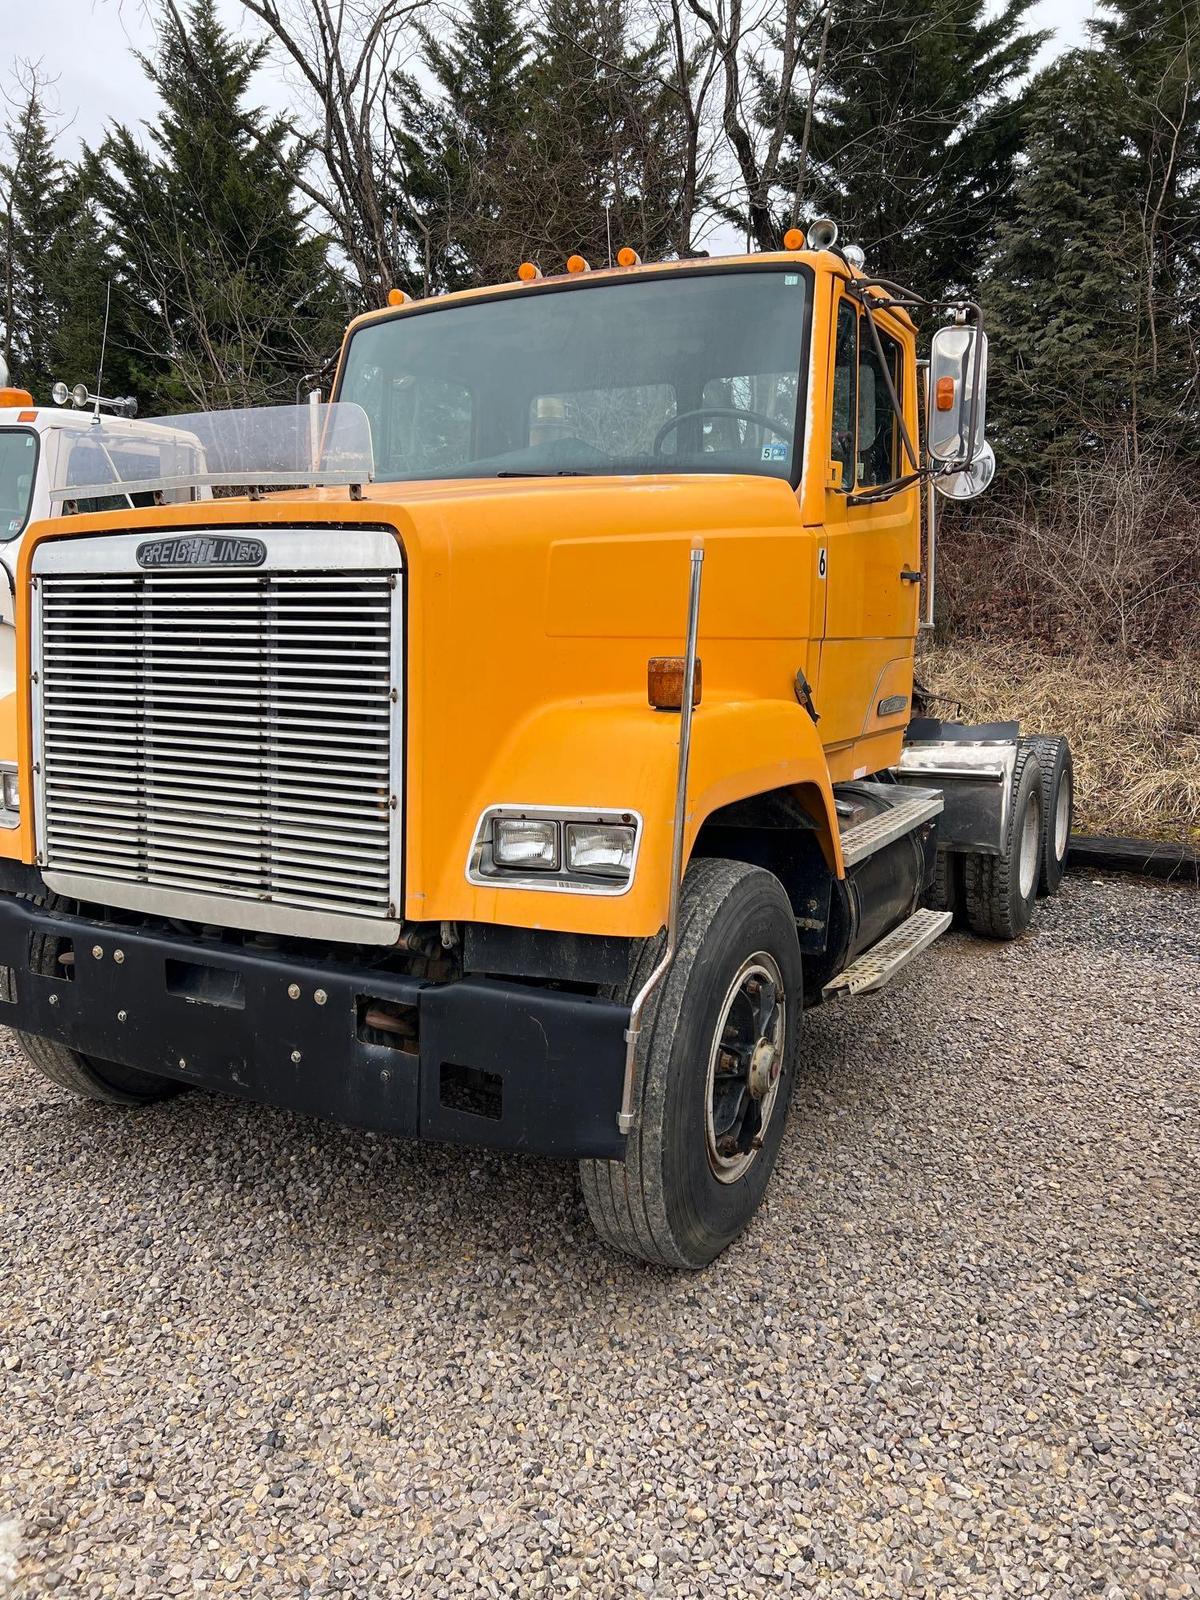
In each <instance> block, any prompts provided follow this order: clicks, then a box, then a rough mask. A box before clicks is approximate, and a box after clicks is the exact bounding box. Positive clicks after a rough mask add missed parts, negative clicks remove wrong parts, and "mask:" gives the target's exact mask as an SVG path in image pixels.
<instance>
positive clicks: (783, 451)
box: [762, 440, 788, 461]
mask: <svg viewBox="0 0 1200 1600" xmlns="http://www.w3.org/2000/svg"><path fill="white" fill-rule="evenodd" d="M787 450H788V447H787V445H785V444H784V443H782V441H779V440H777V441H776V442H775V443H774V444H765V445H763V447H762V459H763V460H764V461H786V460H787Z"/></svg>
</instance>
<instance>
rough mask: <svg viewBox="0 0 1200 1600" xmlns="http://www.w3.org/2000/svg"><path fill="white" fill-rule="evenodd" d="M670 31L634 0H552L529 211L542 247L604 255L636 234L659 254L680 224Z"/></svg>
mask: <svg viewBox="0 0 1200 1600" xmlns="http://www.w3.org/2000/svg"><path fill="white" fill-rule="evenodd" d="M667 74H668V69H667V67H666V65H665V61H664V41H663V39H662V37H661V36H653V37H651V38H650V39H648V40H639V39H638V38H637V37H636V33H635V28H634V25H633V21H632V17H631V13H630V8H629V4H628V0H546V4H545V7H544V10H543V12H542V20H541V26H540V28H539V30H538V32H537V34H536V36H535V49H534V62H533V66H532V68H531V71H530V74H529V100H530V113H529V115H530V125H529V126H530V139H529V151H530V155H531V160H530V166H529V172H528V176H527V183H526V195H527V200H526V220H527V227H528V229H529V237H530V239H531V240H532V241H533V242H534V245H535V253H536V254H537V255H538V256H539V257H540V258H541V259H544V260H547V261H550V262H552V263H554V265H555V266H556V267H557V268H558V269H559V270H561V263H562V261H563V260H564V259H565V257H566V256H567V255H569V254H571V253H572V252H573V251H578V252H579V253H580V254H582V255H583V256H584V257H585V258H587V259H588V260H589V261H591V262H592V264H593V265H603V264H605V263H606V262H607V261H608V259H609V253H610V245H611V252H612V254H613V255H614V256H615V254H616V251H617V250H618V248H619V247H620V246H621V245H623V244H624V245H631V246H632V247H633V248H634V249H636V250H637V251H638V252H639V253H640V254H641V255H642V256H643V257H645V258H646V259H648V260H654V259H655V258H658V257H661V256H663V255H665V254H666V253H668V252H669V251H670V249H671V248H672V245H673V241H674V239H675V236H676V232H677V227H678V211H679V204H680V188H681V179H682V150H683V143H684V130H683V127H682V120H681V114H680V107H679V102H678V99H677V98H676V97H675V96H673V95H672V94H671V93H670V92H669V91H668V90H667V89H666V88H665V87H664V82H663V80H664V79H665V78H666V77H667Z"/></svg>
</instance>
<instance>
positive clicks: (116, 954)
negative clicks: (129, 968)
mask: <svg viewBox="0 0 1200 1600" xmlns="http://www.w3.org/2000/svg"><path fill="white" fill-rule="evenodd" d="M124 959H125V952H124V950H114V951H113V960H114V961H115V962H116V963H117V965H118V966H120V965H121V962H122V961H124Z"/></svg>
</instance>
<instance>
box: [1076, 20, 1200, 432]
mask: <svg viewBox="0 0 1200 1600" xmlns="http://www.w3.org/2000/svg"><path fill="white" fill-rule="evenodd" d="M1101 11H1102V15H1101V16H1100V17H1099V18H1097V19H1096V20H1094V21H1093V22H1092V24H1091V28H1092V32H1093V35H1094V37H1095V38H1096V40H1097V42H1098V43H1099V44H1100V45H1101V46H1102V48H1103V50H1104V54H1105V57H1106V59H1107V60H1109V61H1110V62H1111V63H1112V67H1113V70H1114V73H1115V74H1116V77H1117V80H1118V83H1119V87H1120V93H1119V95H1118V96H1117V97H1116V99H1115V102H1114V117H1115V118H1116V120H1117V122H1118V123H1119V125H1120V126H1121V128H1122V129H1123V130H1124V131H1125V134H1126V137H1127V140H1128V146H1129V153H1130V160H1131V165H1132V172H1133V184H1134V188H1135V194H1136V213H1137V214H1136V216H1135V217H1133V218H1131V219H1130V225H1131V230H1132V236H1133V238H1134V239H1136V242H1137V260H1136V262H1134V263H1133V264H1132V270H1133V271H1134V272H1135V273H1136V277H1137V280H1138V282H1139V285H1140V300H1141V320H1142V325H1143V334H1144V338H1143V345H1142V350H1141V356H1142V360H1143V362H1144V365H1145V367H1146V369H1147V373H1146V376H1147V380H1148V381H1147V384H1146V397H1147V401H1148V403H1149V407H1150V413H1149V414H1150V416H1151V417H1152V418H1154V417H1156V416H1157V418H1158V419H1159V421H1160V426H1167V425H1169V424H1170V423H1171V421H1172V418H1174V425H1175V427H1176V429H1177V430H1178V431H1180V432H1182V433H1183V434H1184V435H1185V437H1190V440H1191V441H1193V443H1192V452H1193V454H1194V455H1200V446H1197V445H1196V444H1195V442H1194V441H1195V438H1196V429H1197V427H1200V313H1198V312H1197V310H1196V305H1195V290H1196V286H1197V283H1200V72H1198V70H1197V63H1200V0H1171V4H1169V5H1163V4H1162V3H1161V0H1101ZM1103 13H1106V14H1103ZM1184 418H1186V419H1187V422H1186V425H1185V428H1184V429H1182V430H1179V423H1180V421H1181V420H1183V419H1184ZM1181 442H1183V441H1181Z"/></svg>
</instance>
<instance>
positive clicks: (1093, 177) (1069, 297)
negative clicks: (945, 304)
mask: <svg viewBox="0 0 1200 1600" xmlns="http://www.w3.org/2000/svg"><path fill="white" fill-rule="evenodd" d="M1122 96H1123V86H1122V82H1121V78H1120V75H1119V73H1118V72H1117V71H1116V70H1115V69H1114V66H1113V65H1112V63H1111V62H1109V61H1108V60H1106V59H1105V58H1104V57H1103V56H1102V55H1100V54H1099V53H1098V52H1092V51H1079V52H1073V53H1071V54H1069V55H1067V56H1064V57H1062V58H1060V59H1059V60H1058V61H1057V62H1055V64H1054V65H1053V66H1052V67H1050V68H1048V69H1047V70H1046V71H1044V72H1043V73H1041V74H1040V75H1039V76H1038V78H1037V79H1036V81H1035V85H1034V90H1033V96H1032V100H1031V104H1030V110H1029V117H1028V138H1027V149H1026V161H1025V164H1024V166H1023V168H1022V170H1021V173H1020V175H1019V177H1018V179H1017V181H1016V185H1015V189H1014V194H1013V204H1012V219H1011V224H1010V226H1008V227H1007V228H1006V229H1005V230H1004V232H1003V234H1002V236H1001V238H1000V240H999V242H998V244H997V246H996V248H995V250H994V252H993V255H992V258H991V260H990V262H989V264H988V274H987V281H986V282H985V285H984V289H983V300H984V308H985V312H986V317H987V325H988V328H989V334H990V340H991V353H990V387H991V392H990V395H989V400H988V421H989V430H990V431H991V432H992V433H993V434H994V436H995V439H996V443H997V446H998V449H999V450H1000V452H1001V454H1002V455H1003V456H1005V457H1006V458H1007V460H1008V461H1009V463H1010V464H1011V465H1013V466H1015V467H1018V468H1020V469H1021V470H1022V471H1023V472H1025V473H1027V474H1028V475H1030V476H1031V477H1032V478H1033V479H1034V480H1035V481H1036V480H1038V479H1039V478H1042V477H1045V476H1047V475H1048V474H1050V473H1051V472H1052V471H1053V469H1054V468H1055V467H1056V466H1059V465H1062V464H1065V463H1066V462H1067V461H1068V460H1070V459H1071V458H1073V457H1075V456H1076V455H1078V453H1079V452H1080V451H1084V452H1092V453H1098V452H1099V451H1100V450H1101V449H1103V447H1104V446H1105V445H1106V444H1108V443H1111V442H1112V441H1113V440H1115V439H1117V438H1119V437H1120V436H1121V435H1122V434H1127V433H1128V432H1129V431H1130V430H1135V429H1136V428H1137V427H1138V425H1139V417H1140V415H1141V414H1142V413H1143V412H1144V408H1145V404H1146V398H1145V395H1144V393H1143V386H1144V376H1145V374H1144V333H1145V328H1144V318H1143V316H1142V314H1141V308H1140V306H1139V296H1138V287H1137V265H1136V260H1135V253H1136V252H1135V245H1134V239H1135V222H1136V197H1135V193H1134V185H1133V182H1132V173H1131V169H1130V164H1129V160H1128V149H1127V143H1126V140H1125V135H1124V131H1123V128H1122V125H1121V120H1120V118H1119V116H1118V115H1117V108H1118V107H1119V106H1120V104H1121V101H1122Z"/></svg>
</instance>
